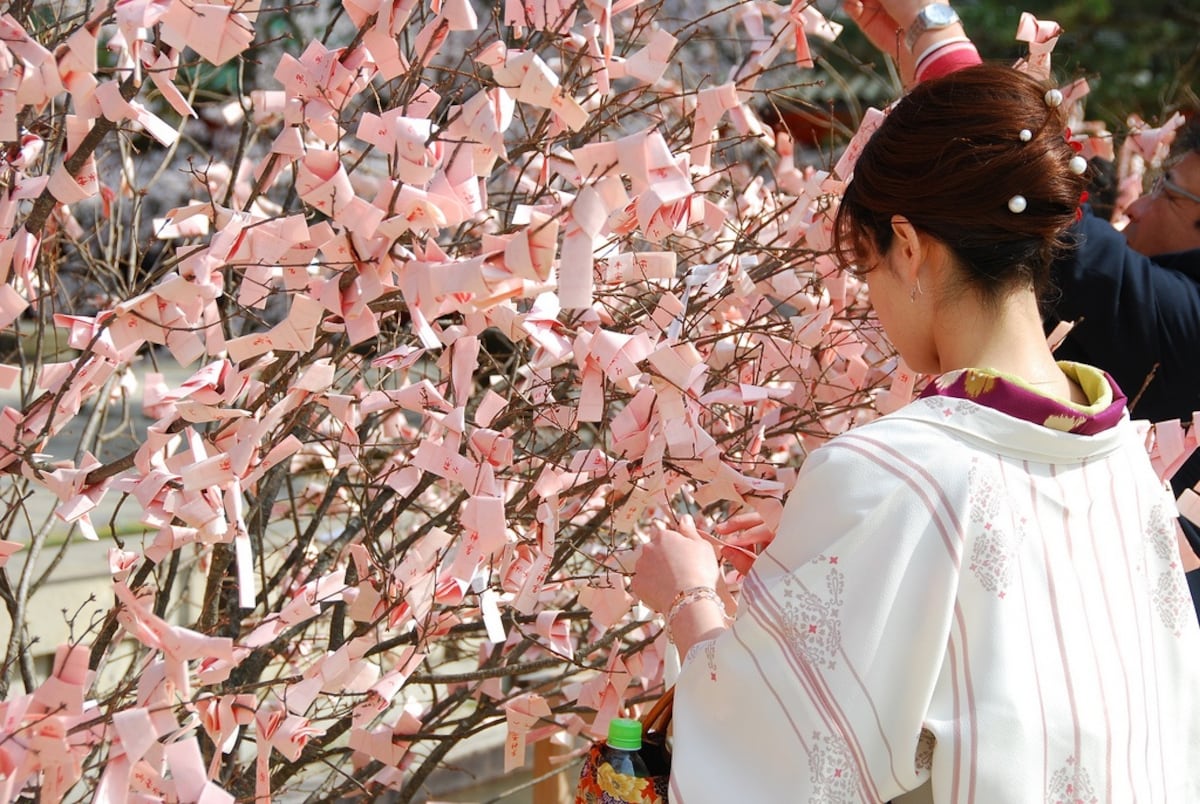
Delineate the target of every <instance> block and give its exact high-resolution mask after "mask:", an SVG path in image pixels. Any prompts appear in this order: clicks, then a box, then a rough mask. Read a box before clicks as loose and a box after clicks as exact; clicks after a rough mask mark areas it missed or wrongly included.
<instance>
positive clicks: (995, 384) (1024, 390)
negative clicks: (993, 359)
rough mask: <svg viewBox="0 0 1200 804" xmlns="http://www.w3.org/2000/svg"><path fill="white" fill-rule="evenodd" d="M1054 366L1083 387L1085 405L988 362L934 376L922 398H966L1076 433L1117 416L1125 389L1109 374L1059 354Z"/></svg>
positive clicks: (1113, 422)
mask: <svg viewBox="0 0 1200 804" xmlns="http://www.w3.org/2000/svg"><path fill="white" fill-rule="evenodd" d="M1058 366H1059V368H1061V369H1062V370H1063V372H1064V373H1065V374H1066V375H1067V376H1068V377H1070V378H1071V379H1072V380H1074V381H1075V382H1076V383H1078V384H1079V387H1080V388H1082V389H1083V393H1084V395H1086V396H1087V398H1088V404H1087V405H1080V404H1076V403H1074V402H1070V401H1067V400H1064V399H1059V398H1058V397H1055V396H1049V395H1047V394H1045V393H1042V392H1041V391H1039V390H1038V389H1037V388H1035V387H1034V386H1032V385H1030V384H1029V383H1027V382H1024V381H1023V380H1021V379H1020V378H1019V377H1014V376H1013V375H1011V374H1004V373H1002V372H999V371H995V370H993V369H987V368H968V369H958V370H957V371H950V372H947V373H946V374H942V375H941V376H938V377H934V378H933V379H932V380H931V381H930V382H929V384H928V385H927V386H926V387H925V390H924V391H922V392H921V398H922V399H923V398H925V397H929V396H946V397H952V398H955V399H967V400H970V401H971V402H975V403H976V404H979V405H984V406H986V407H989V408H992V409H993V410H998V411H1000V412H1001V413H1005V414H1007V415H1009V416H1012V417H1014V418H1017V419H1021V420H1022V421H1027V422H1031V423H1033V424H1038V425H1041V426H1042V427H1048V428H1050V429H1051V430H1060V431H1062V432H1065V433H1076V434H1078V435H1093V434H1095V433H1100V432H1103V431H1105V430H1107V429H1109V428H1110V427H1114V426H1115V425H1116V424H1117V422H1119V421H1121V418H1122V416H1123V415H1124V413H1125V394H1123V393H1122V392H1121V389H1120V388H1118V387H1117V384H1116V383H1115V382H1114V381H1113V379H1112V377H1110V376H1108V374H1106V373H1105V372H1103V371H1101V370H1100V369H1097V368H1093V367H1091V366H1087V365H1084V364H1083V363H1072V362H1070V361H1066V360H1061V361H1059V363H1058Z"/></svg>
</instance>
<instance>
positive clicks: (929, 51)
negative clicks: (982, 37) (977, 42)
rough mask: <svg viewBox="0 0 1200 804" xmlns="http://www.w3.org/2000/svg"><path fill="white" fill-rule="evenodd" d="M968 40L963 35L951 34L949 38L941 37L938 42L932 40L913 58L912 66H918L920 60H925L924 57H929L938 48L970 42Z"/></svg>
mask: <svg viewBox="0 0 1200 804" xmlns="http://www.w3.org/2000/svg"><path fill="white" fill-rule="evenodd" d="M970 41H971V40H970V39H968V38H967V37H965V36H953V37H951V38H949V39H943V40H941V41H940V42H934V43H933V44H932V45H930V46H929V47H927V48H925V49H924V50H923V51H921V55H920V56H917V57H916V58H915V59H913V67H914V68H916V67H919V66H920V64H921V62H923V61H925V59H927V58H929V57H930V56H932V55H933V54H934V53H936V52H938V51H939V50H941V49H942V48H944V47H949V46H950V45H957V44H960V43H962V42H970Z"/></svg>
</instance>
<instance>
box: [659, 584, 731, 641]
mask: <svg viewBox="0 0 1200 804" xmlns="http://www.w3.org/2000/svg"><path fill="white" fill-rule="evenodd" d="M698 600H711V601H713V602H714V603H716V604H717V605H718V606H720V607H721V617H722V618H724V619H725V620H728V619H729V612H728V611H727V610H726V609H725V601H724V600H722V599H721V596H720V595H718V594H717V590H716V589H713V588H712V587H711V586H693V587H690V588H688V589H684V590H683V591H682V592H680V593H679V594H677V595H676V596H675V600H674V601H672V602H671V608H670V609H669V610H668V611H667V641H668V642H670V643H671V644H672V645H674V644H675V636H674V634H672V633H671V623H673V622H674V621H675V617H676V616H677V615H678V614H679V612H680V611H682V610H683V609H684V608H686V607H687V606H690V605H691V604H693V603H695V602H696V601H698Z"/></svg>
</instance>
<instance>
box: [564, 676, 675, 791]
mask: <svg viewBox="0 0 1200 804" xmlns="http://www.w3.org/2000/svg"><path fill="white" fill-rule="evenodd" d="M674 707H675V688H674V687H671V688H669V689H668V690H667V691H666V692H664V693H663V694H662V695H661V696H659V699H658V700H657V701H655V702H654V706H652V707H650V709H648V710H647V711H646V713H645V714H644V715H642V717H641V721H642V747H641V749H640V750H639V751H638V755H639V756H640V757H641V758H642V761H643V762H644V763H645V764H646V770H647V771H648V772H649V775H648V776H645V777H640V778H637V779H633V778H632V777H629V776H620V775H617V776H614V775H613V774H612V767H611V766H610V765H608V763H606V762H604V749H605V747H606V746H605V743H604V741H602V740H598V741H596V742H594V743H592V744H591V746H590V747H589V748H588V750H587V753H586V754H585V755H584V758H583V767H582V768H581V769H580V771H579V786H578V787H577V788H576V790H575V804H663V802H666V801H667V788H668V786H669V784H670V780H671V750H670V748H668V747H667V731H668V730H669V729H670V727H671V715H672V712H673V711H674Z"/></svg>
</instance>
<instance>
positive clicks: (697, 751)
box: [671, 397, 1200, 804]
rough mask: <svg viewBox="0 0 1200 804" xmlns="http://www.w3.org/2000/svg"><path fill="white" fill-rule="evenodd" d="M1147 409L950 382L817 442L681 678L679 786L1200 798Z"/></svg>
mask: <svg viewBox="0 0 1200 804" xmlns="http://www.w3.org/2000/svg"><path fill="white" fill-rule="evenodd" d="M1174 516H1175V508H1174V501H1173V499H1172V498H1171V496H1170V495H1169V493H1168V492H1167V491H1166V490H1165V489H1164V486H1163V484H1162V483H1160V482H1159V481H1158V480H1157V478H1156V477H1155V475H1154V473H1153V471H1152V469H1151V467H1150V463H1149V460H1148V458H1147V456H1146V452H1145V448H1144V446H1143V445H1142V443H1141V441H1140V440H1139V438H1138V436H1137V434H1136V432H1135V430H1134V427H1133V426H1132V424H1131V423H1130V422H1129V421H1128V419H1127V418H1126V419H1125V420H1123V421H1122V422H1121V423H1120V424H1119V425H1118V426H1116V427H1113V428H1110V429H1108V430H1105V431H1103V432H1101V433H1099V434H1096V435H1088V436H1081V435H1073V434H1069V433H1063V432H1056V431H1053V430H1049V429H1047V428H1045V427H1041V426H1038V425H1035V424H1031V423H1028V422H1025V421H1022V420H1020V419H1017V418H1014V417H1012V416H1009V415H1006V414H1004V413H1001V412H999V411H997V410H993V409H991V408H988V407H984V406H982V405H979V404H976V403H974V402H971V401H968V400H965V399H956V398H945V397H931V398H926V399H921V400H918V401H916V402H914V403H912V404H911V405H909V406H907V407H906V408H904V409H902V410H901V411H898V412H897V413H894V414H892V415H890V416H887V417H884V418H882V419H879V420H877V421H875V422H872V423H870V424H868V425H866V426H863V427H860V428H858V429H856V430H853V431H851V432H849V433H847V434H845V435H843V436H840V437H838V438H836V439H834V440H833V441H831V442H830V443H829V444H827V445H826V446H824V447H823V448H821V449H819V450H817V451H815V452H814V453H813V454H812V455H811V456H810V457H809V459H808V461H807V462H806V463H805V465H804V467H803V469H802V471H801V474H800V477H799V479H798V481H797V483H796V486H795V489H794V490H793V491H792V493H791V496H790V498H789V499H788V501H787V505H786V508H785V511H784V515H783V521H782V523H781V525H780V528H779V531H778V536H777V538H776V539H775V541H774V542H773V543H772V544H771V545H770V547H769V548H768V549H767V550H766V551H765V552H764V553H763V555H761V556H760V557H759V559H758V560H757V562H756V564H755V566H754V569H753V571H752V572H751V574H750V575H749V576H748V577H747V579H746V581H745V584H744V587H743V592H742V599H741V601H740V604H739V606H740V608H739V611H738V615H737V618H736V620H735V622H734V624H733V626H732V627H731V628H730V630H728V631H726V632H725V633H724V634H722V635H721V636H720V637H719V638H717V639H716V640H714V641H711V642H704V643H701V644H699V645H697V646H696V647H695V648H693V649H692V651H691V652H690V653H689V655H688V657H687V659H686V661H685V663H684V667H683V670H682V672H681V675H680V678H679V681H678V687H677V692H676V699H675V715H674V762H673V767H672V779H671V800H672V802H673V804H704V802H748V803H749V804H768V803H769V802H820V804H826V802H842V801H853V802H858V801H869V802H878V801H888V800H890V799H892V798H893V797H896V796H898V795H900V794H902V793H903V792H904V791H909V790H913V789H915V788H918V787H919V786H921V785H924V784H926V783H927V782H929V783H931V789H930V792H931V793H932V797H933V800H934V801H937V802H980V804H1005V802H1012V804H1030V802H1119V803H1120V804H1125V803H1126V802H1153V804H1166V803H1167V802H1180V803H1181V804H1195V803H1196V802H1200V708H1198V706H1200V699H1198V694H1197V693H1198V691H1200V628H1198V627H1197V623H1196V616H1195V614H1194V610H1193V608H1192V603H1191V599H1190V597H1189V595H1188V589H1187V584H1186V580H1185V578H1184V576H1183V572H1182V569H1181V568H1180V566H1179V561H1178V552H1177V547H1176V540H1175V530H1174V529H1175V523H1174V521H1173V517H1174Z"/></svg>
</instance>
